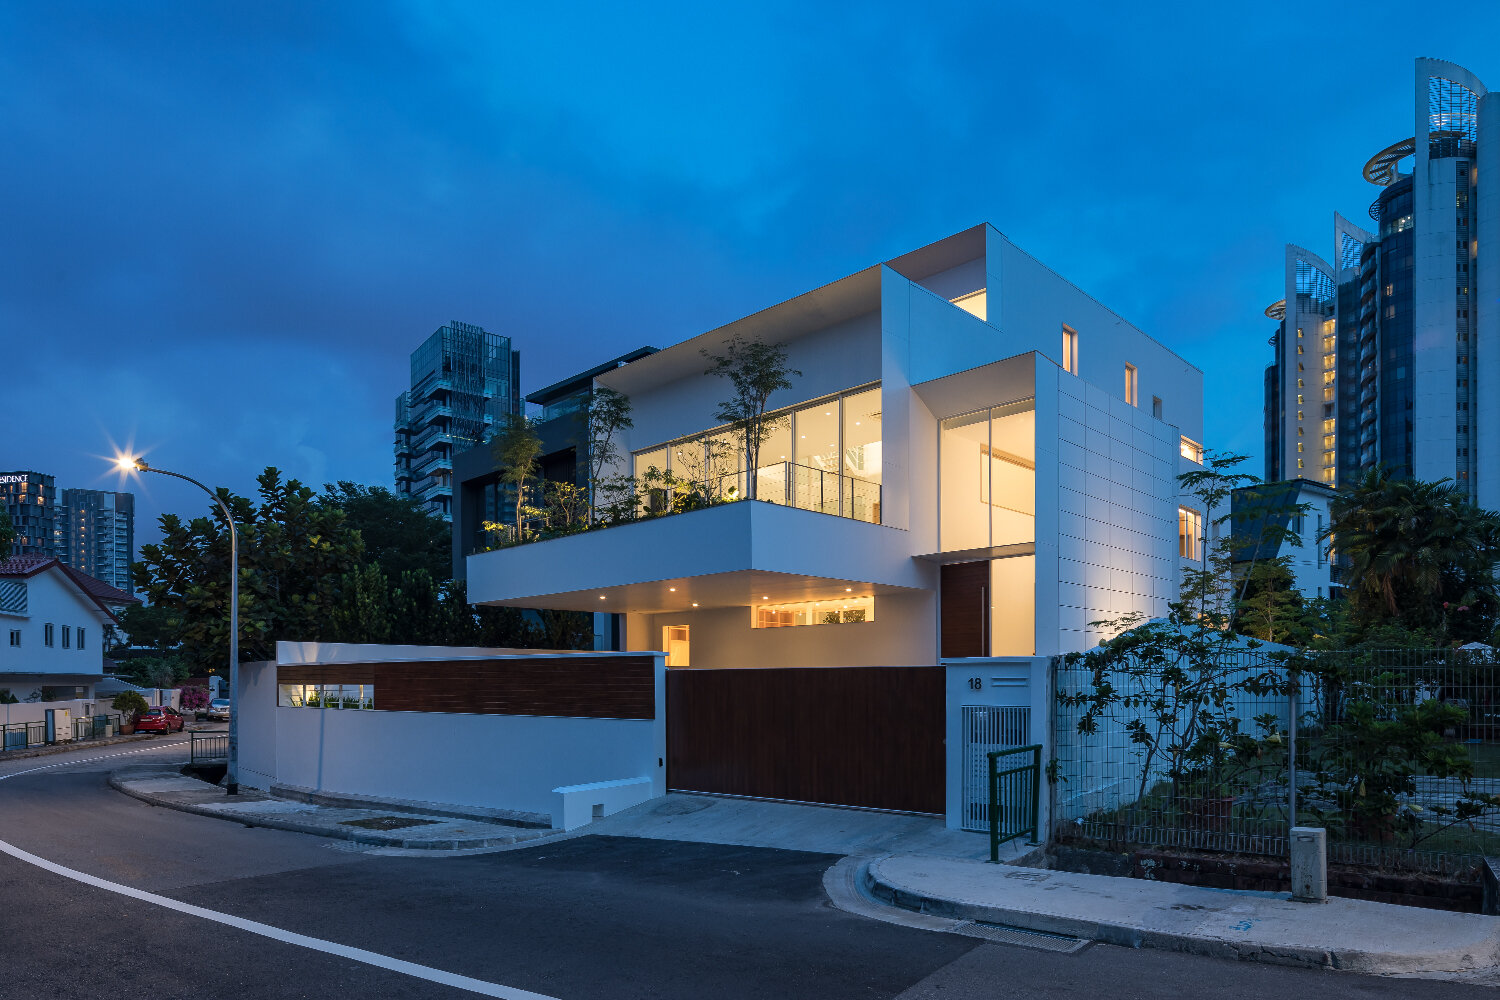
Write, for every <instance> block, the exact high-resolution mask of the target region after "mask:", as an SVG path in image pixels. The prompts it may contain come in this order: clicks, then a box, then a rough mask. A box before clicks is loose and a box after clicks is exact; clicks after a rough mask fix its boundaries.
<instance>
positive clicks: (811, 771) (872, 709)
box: [667, 667, 945, 813]
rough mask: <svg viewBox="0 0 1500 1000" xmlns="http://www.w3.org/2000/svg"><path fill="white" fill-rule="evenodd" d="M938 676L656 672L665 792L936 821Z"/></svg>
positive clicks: (919, 672) (940, 769)
mask: <svg viewBox="0 0 1500 1000" xmlns="http://www.w3.org/2000/svg"><path fill="white" fill-rule="evenodd" d="M944 713H945V696H944V672H943V669H942V668H941V667H829V668H788V669H768V670H668V671H667V784H668V786H669V787H670V788H673V789H678V790H682V791H697V792H717V793H721V794H729V795H752V796H757V797H761V798H772V799H793V800H797V801H802V802H828V803H834V804H838V805H851V806H870V807H874V808H880V809H900V810H905V811H910V812H927V813H941V812H943V810H944V808H945V801H944V798H945V791H944V784H943V776H944V773H945V761H944V751H943V725H944Z"/></svg>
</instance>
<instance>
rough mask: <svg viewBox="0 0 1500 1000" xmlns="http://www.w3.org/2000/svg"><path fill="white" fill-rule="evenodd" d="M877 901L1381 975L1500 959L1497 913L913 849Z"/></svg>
mask: <svg viewBox="0 0 1500 1000" xmlns="http://www.w3.org/2000/svg"><path fill="white" fill-rule="evenodd" d="M860 881H861V883H862V887H863V888H864V890H865V891H866V892H868V893H869V894H870V895H872V896H873V897H874V898H876V899H877V900H880V901H881V902H884V903H887V904H889V905H893V906H899V907H901V908H903V909H907V910H912V911H915V912H918V913H924V914H930V915H932V916H937V917H946V918H954V919H958V920H967V921H974V922H977V923H979V924H982V925H990V926H993V925H1000V926H1001V927H1005V928H1014V929H1019V930H1023V931H1031V932H1038V933H1042V934H1051V935H1062V936H1065V937H1071V938H1080V939H1086V940H1093V941H1101V942H1105V943H1108V944H1117V945H1123V946H1125V947H1128V948H1164V949H1167V950H1170V951H1184V952H1191V953H1194V954H1199V955H1210V956H1214V957H1218V958H1234V959H1242V960H1246V961H1255V962H1269V963H1273V964H1277V965H1300V966H1312V967H1316V968H1328V969H1343V970H1348V971H1352V972H1363V973H1376V974H1384V975H1392V974H1402V973H1424V972H1447V973H1451V972H1471V971H1476V970H1481V969H1486V968H1490V967H1493V966H1495V965H1496V964H1497V962H1500V918H1495V917H1485V916H1480V915H1478V914H1472V913H1448V912H1444V911H1441V910H1425V909H1418V908H1415V907H1407V906H1395V905H1392V904H1389V903H1371V902H1367V901H1365V900H1358V899H1340V898H1330V899H1329V901H1328V902H1327V903H1294V902H1292V901H1291V900H1290V899H1289V898H1288V897H1287V895H1286V894H1285V893H1257V892H1234V891H1230V890H1223V889H1202V888H1197V887H1194V886H1184V885H1175V884H1171V883H1166V882H1151V881H1146V880H1143V879H1129V878H1112V877H1110V876H1106V875H1078V874H1074V873H1072V872H1058V871H1046V870H1043V869H1036V868H1017V867H1013V866H1008V865H991V864H987V863H985V862H982V861H972V860H963V859H956V858H939V857H931V856H922V855H914V854H900V855H891V856H888V857H884V858H877V859H875V860H874V861H871V862H870V863H869V864H868V865H867V866H865V870H864V872H863V873H862V875H861V876H860Z"/></svg>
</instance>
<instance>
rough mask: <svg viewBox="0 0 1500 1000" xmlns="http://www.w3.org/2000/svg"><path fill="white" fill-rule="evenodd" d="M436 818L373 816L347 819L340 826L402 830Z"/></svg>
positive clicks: (426, 823) (424, 823)
mask: <svg viewBox="0 0 1500 1000" xmlns="http://www.w3.org/2000/svg"><path fill="white" fill-rule="evenodd" d="M436 822H437V820H435V819H417V818H416V817H415V816H371V817H370V818H369V819H346V820H343V821H342V822H341V823H340V824H339V825H340V826H357V827H359V828H360V829H362V830H400V829H403V828H405V827H408V826H427V825H429V824H432V823H436Z"/></svg>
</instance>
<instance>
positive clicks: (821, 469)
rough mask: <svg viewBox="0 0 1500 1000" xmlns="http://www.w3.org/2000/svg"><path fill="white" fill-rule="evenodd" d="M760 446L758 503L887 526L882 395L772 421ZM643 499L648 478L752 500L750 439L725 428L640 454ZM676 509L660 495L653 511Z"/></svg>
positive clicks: (811, 407) (774, 416) (840, 400)
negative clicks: (666, 477) (660, 475)
mask: <svg viewBox="0 0 1500 1000" xmlns="http://www.w3.org/2000/svg"><path fill="white" fill-rule="evenodd" d="M765 420H766V433H765V436H764V437H763V439H762V441H761V445H760V454H759V458H758V461H757V462H756V465H757V469H758V471H757V475H756V477H755V478H756V499H758V500H766V501H769V502H771V503H779V504H790V505H791V506H794V507H800V508H802V509H804V510H815V511H821V512H823V513H826V514H838V515H842V516H844V517H852V518H856V519H858V520H861V521H870V522H873V523H876V524H878V523H880V498H881V482H882V479H883V478H884V475H883V462H882V459H883V452H882V442H881V421H880V389H879V387H875V388H869V389H863V390H860V391H858V392H851V393H849V394H848V395H845V396H842V397H840V396H833V397H830V398H828V399H825V400H821V401H819V402H816V403H809V404H806V405H803V406H800V407H797V408H796V409H793V410H783V411H779V412H774V413H770V414H767V415H766V418H765ZM633 457H634V470H633V471H634V473H635V475H636V478H637V480H638V481H639V482H641V484H642V485H641V488H642V490H643V492H644V491H645V490H646V489H648V488H649V484H648V483H646V481H645V480H646V477H647V474H648V470H649V469H650V468H651V467H653V466H654V467H656V468H657V469H659V470H660V471H661V472H664V473H665V472H670V473H671V474H672V476H673V477H675V478H678V479H685V480H688V481H690V482H693V483H702V484H704V486H705V488H706V489H707V490H708V491H710V492H711V493H713V494H714V495H715V496H716V497H717V498H720V499H726V500H732V499H740V498H742V497H746V496H748V495H749V492H748V491H749V488H750V477H749V476H748V475H747V474H746V469H745V465H746V460H747V458H748V456H747V455H746V454H745V447H744V440H743V438H742V437H741V436H740V435H738V434H735V433H733V432H730V431H728V430H727V429H725V428H718V429H715V430H710V431H707V432H705V433H703V434H698V435H694V436H692V437H688V438H683V439H682V440H680V441H675V442H672V443H670V444H667V445H663V446H661V447H658V448H653V449H650V450H648V451H640V452H636V453H635V454H634V456H633ZM670 501H671V497H670V496H668V495H667V494H666V491H664V490H660V489H657V490H656V491H654V492H653V493H651V494H650V495H649V496H648V497H647V500H646V503H647V505H648V507H649V509H651V510H663V509H665V508H666V507H667V506H668V505H669V504H670Z"/></svg>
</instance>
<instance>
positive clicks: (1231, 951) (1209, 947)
mask: <svg viewBox="0 0 1500 1000" xmlns="http://www.w3.org/2000/svg"><path fill="white" fill-rule="evenodd" d="M890 860H891V858H890V857H889V856H888V857H885V858H876V859H874V860H872V861H871V862H870V864H869V865H868V866H867V867H866V868H865V870H864V873H863V888H864V890H865V892H867V893H869V895H871V896H872V897H874V898H875V899H877V900H880V901H881V902H883V903H885V904H886V905H888V906H894V907H899V908H900V909H904V910H911V911H913V912H916V913H923V914H928V915H930V916H934V917H941V918H946V919H953V920H973V921H978V922H982V923H985V924H999V925H1002V926H1005V927H1015V928H1020V929H1022V930H1028V931H1036V932H1040V933H1043V934H1060V935H1065V936H1067V937H1076V938H1087V939H1089V940H1093V941H1098V942H1102V943H1104V944H1113V945H1119V946H1122V947H1126V948H1155V949H1160V950H1164V951H1177V952H1184V953H1187V954H1193V955H1204V956H1208V957H1211V958H1227V959H1235V960H1238V961H1248V962H1262V963H1268V964H1273V965H1290V966H1301V967H1304V968H1320V969H1334V970H1340V971H1346V972H1360V973H1366V974H1375V975H1393V974H1404V973H1424V972H1426V973H1431V972H1437V973H1445V972H1473V971H1475V970H1478V969H1484V968H1488V967H1492V966H1494V965H1495V964H1496V963H1497V960H1500V921H1497V922H1496V925H1495V928H1496V930H1495V932H1494V933H1492V934H1491V935H1490V937H1489V939H1488V940H1487V941H1485V942H1483V943H1482V946H1481V947H1472V946H1466V947H1458V948H1453V949H1448V950H1438V951H1430V952H1407V953H1393V952H1376V951H1369V950H1365V949H1360V948H1337V949H1331V950H1330V949H1326V948H1319V947H1315V946H1306V945H1297V944H1280V943H1276V944H1272V943H1267V942H1264V941H1253V940H1228V939H1224V938H1220V937H1213V936H1209V935H1197V934H1189V933H1182V932H1176V931H1166V930H1153V929H1149V928H1146V927H1141V926H1138V925H1132V924H1128V923H1122V922H1110V921H1099V920H1092V919H1087V918H1081V917H1074V916H1062V915H1058V914H1050V913H1039V912H1036V911H1033V910H1026V909H1020V908H1015V907H1009V906H1004V905H999V904H988V903H979V902H974V901H967V900H956V899H948V898H944V897H940V896H937V895H934V894H931V893H927V892H924V891H922V890H921V889H920V888H917V887H914V886H912V885H910V884H907V883H904V882H903V881H902V880H901V879H899V878H897V877H893V876H891V875H890V874H889V873H888V871H887V870H886V868H885V866H886V864H887V863H888V862H889V861H890ZM1037 874H1038V875H1042V874H1045V873H1044V872H1042V871H1038V872H1037ZM1097 877H1099V878H1103V877H1104V876H1097ZM1299 905H1305V904H1299ZM1371 905H1381V904H1371ZM1398 918H1399V916H1398V915H1396V914H1393V919H1398Z"/></svg>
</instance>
